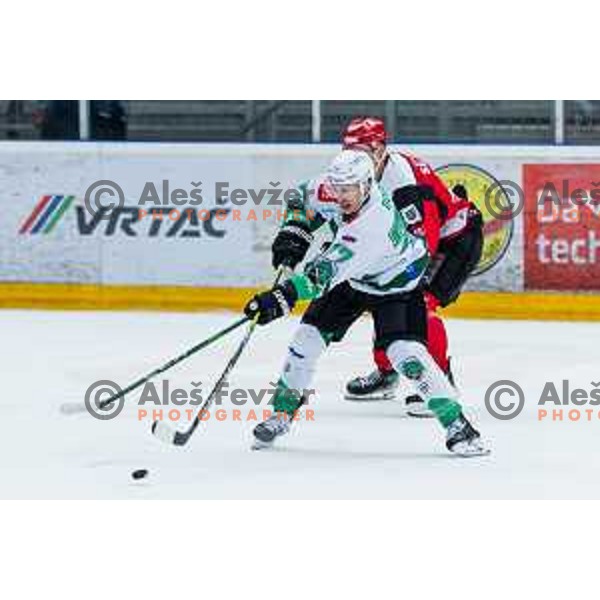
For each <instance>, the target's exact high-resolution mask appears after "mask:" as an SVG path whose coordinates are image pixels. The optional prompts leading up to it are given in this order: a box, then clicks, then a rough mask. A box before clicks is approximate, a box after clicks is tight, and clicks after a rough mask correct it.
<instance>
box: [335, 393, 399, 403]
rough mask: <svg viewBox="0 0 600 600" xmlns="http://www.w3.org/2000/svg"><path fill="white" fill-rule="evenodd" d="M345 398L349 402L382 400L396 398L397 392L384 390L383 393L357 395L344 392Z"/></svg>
mask: <svg viewBox="0 0 600 600" xmlns="http://www.w3.org/2000/svg"><path fill="white" fill-rule="evenodd" d="M344 400H348V401H349V402H381V401H385V400H396V393H395V392H382V393H381V394H374V395H365V396H357V395H355V394H344Z"/></svg>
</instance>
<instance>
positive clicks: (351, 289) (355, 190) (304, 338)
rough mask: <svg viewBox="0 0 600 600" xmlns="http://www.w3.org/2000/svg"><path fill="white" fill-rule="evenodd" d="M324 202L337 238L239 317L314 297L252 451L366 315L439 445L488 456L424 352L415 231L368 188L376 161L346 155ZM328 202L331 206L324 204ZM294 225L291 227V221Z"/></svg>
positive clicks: (285, 422)
mask: <svg viewBox="0 0 600 600" xmlns="http://www.w3.org/2000/svg"><path fill="white" fill-rule="evenodd" d="M324 184H325V185H326V186H327V188H328V190H329V192H328V198H327V200H326V201H325V202H322V203H318V202H317V203H312V206H313V207H316V208H317V212H318V214H317V215H315V218H320V219H321V221H322V222H325V221H327V222H328V224H329V226H330V227H331V228H332V231H333V234H334V238H333V242H332V243H331V245H330V246H329V247H328V248H327V249H326V250H325V251H324V252H323V253H321V254H319V255H318V256H317V257H316V258H315V259H314V260H312V261H311V262H310V263H309V264H308V265H307V266H306V267H305V268H304V271H303V272H302V273H301V274H296V275H294V276H292V277H291V278H290V279H289V280H287V281H285V282H284V283H283V284H279V285H277V286H275V287H274V288H273V289H271V290H269V291H266V292H262V293H260V294H257V295H256V296H254V297H253V298H252V299H251V300H250V301H249V302H248V304H247V305H246V308H245V312H246V314H247V315H248V316H249V317H251V318H256V319H257V322H258V324H260V325H265V324H267V323H270V322H271V321H273V320H275V319H277V318H280V317H283V316H285V315H287V314H289V312H290V311H291V310H292V309H293V307H294V305H295V303H296V302H297V301H298V300H303V299H310V300H312V302H311V304H310V306H309V307H308V309H307V310H306V312H305V313H304V316H303V318H302V322H301V324H300V326H299V328H298V330H297V332H296V334H295V336H294V338H293V339H292V341H291V344H290V346H289V350H288V355H287V357H286V360H285V363H284V367H283V369H282V372H281V374H280V377H279V379H278V383H277V389H276V392H275V396H274V400H273V408H274V410H275V411H276V414H274V415H273V416H272V417H270V418H269V419H267V420H266V421H264V422H263V423H260V424H259V425H257V426H256V428H255V429H254V436H255V440H256V445H257V446H258V447H261V446H268V445H270V444H272V443H273V442H274V441H275V439H276V438H278V437H279V436H282V435H284V434H285V433H287V431H288V430H289V427H290V424H291V422H292V418H293V416H294V414H295V413H296V411H297V410H299V409H300V407H301V404H302V394H301V393H298V392H297V390H300V391H306V390H308V388H309V386H310V385H311V381H312V379H313V376H314V373H315V370H316V367H317V363H318V360H319V357H320V356H321V354H322V353H323V352H324V351H325V349H326V348H327V346H328V345H329V344H330V343H332V342H339V341H341V339H342V338H343V336H344V335H345V333H346V331H347V330H348V329H349V327H350V326H351V325H352V324H353V323H354V322H355V321H356V320H357V319H358V318H359V317H360V315H361V314H362V313H363V312H365V311H368V312H370V313H371V314H372V316H373V320H374V324H375V335H376V338H377V343H378V344H379V345H380V346H381V347H385V348H386V352H387V356H388V357H389V360H390V361H391V363H392V364H393V366H394V368H395V369H396V370H397V372H398V373H400V374H402V375H403V376H404V377H407V378H408V379H410V380H411V381H412V383H413V384H414V385H415V386H416V387H417V389H418V390H419V392H420V394H421V395H422V396H423V398H425V399H426V401H427V405H428V408H429V409H430V410H431V411H432V412H433V413H434V414H435V416H436V417H437V418H438V420H439V422H440V423H441V425H442V427H443V428H444V429H445V430H446V446H447V448H448V449H449V450H450V451H451V452H454V453H456V454H459V455H462V456H473V455H482V454H487V453H488V450H487V449H486V448H485V446H484V444H483V443H482V441H481V439H480V435H479V433H478V432H477V431H476V430H475V429H474V428H473V426H472V425H471V424H470V423H469V421H468V420H467V419H466V418H465V416H464V415H463V412H462V408H461V405H460V403H459V402H458V400H457V398H456V392H455V390H454V388H453V387H452V386H451V385H450V384H449V383H448V380H447V378H446V377H445V376H444V374H443V373H442V371H441V370H440V369H439V367H438V366H437V365H436V364H435V362H434V361H433V359H432V358H431V356H430V355H429V353H428V352H427V350H426V348H425V345H424V344H425V335H426V309H425V303H424V300H423V295H422V293H421V291H420V290H419V287H418V286H419V283H420V281H421V279H422V277H423V275H424V273H425V271H426V268H427V266H428V264H429V260H430V257H429V254H428V251H427V247H426V244H425V242H424V241H423V239H422V238H420V237H418V236H415V235H412V234H411V233H410V232H409V231H408V229H407V225H406V222H405V219H404V217H403V216H402V214H401V212H400V211H399V210H397V208H396V206H395V205H394V203H393V201H392V199H390V198H389V197H387V196H386V195H384V194H383V193H382V191H381V189H380V188H379V186H378V185H377V184H376V183H375V174H374V169H373V163H372V161H371V159H370V158H369V156H368V155H367V154H366V153H364V152H360V151H355V150H344V151H342V152H341V153H340V154H339V155H338V156H337V157H336V159H335V160H334V161H333V163H332V164H331V166H330V168H329V169H328V171H327V173H326V176H325V178H324ZM331 198H334V199H335V202H336V203H337V206H336V210H330V209H328V204H329V207H330V208H332V207H331V204H330V202H331V201H332V200H331ZM295 226H296V225H295Z"/></svg>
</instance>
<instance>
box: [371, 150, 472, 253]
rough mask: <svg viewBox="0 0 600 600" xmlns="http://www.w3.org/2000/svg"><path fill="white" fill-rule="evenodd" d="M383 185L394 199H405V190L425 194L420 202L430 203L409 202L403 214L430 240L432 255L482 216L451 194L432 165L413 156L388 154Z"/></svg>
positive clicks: (428, 245) (428, 242)
mask: <svg viewBox="0 0 600 600" xmlns="http://www.w3.org/2000/svg"><path fill="white" fill-rule="evenodd" d="M380 185H381V186H382V188H383V189H384V190H385V191H386V192H387V193H388V194H389V195H390V196H391V197H392V198H394V197H398V195H400V196H401V195H402V194H401V193H400V194H398V191H399V190H400V191H401V190H403V189H404V190H409V189H411V188H412V189H413V190H416V189H418V190H419V191H420V192H422V194H423V195H422V196H420V198H419V199H420V200H423V199H426V200H428V202H422V201H419V202H416V201H415V202H412V201H410V200H409V201H407V202H406V204H407V206H406V208H404V209H402V210H403V216H404V218H405V220H406V221H407V222H408V223H409V224H413V225H414V227H415V229H416V230H417V232H418V233H420V234H421V235H423V236H424V237H425V238H426V241H427V247H428V248H429V251H430V252H431V253H432V254H435V251H436V249H437V246H438V244H439V242H440V241H442V240H444V241H446V240H449V239H451V238H453V237H458V236H460V235H461V234H462V233H463V232H464V231H465V229H466V228H467V227H468V226H469V220H470V218H471V216H472V214H473V213H474V211H475V212H478V211H477V209H476V208H475V207H474V205H473V204H472V203H471V202H469V201H468V200H465V199H463V198H460V197H459V196H457V195H456V194H454V193H453V192H452V191H451V190H449V189H448V188H447V187H446V184H445V183H444V182H443V181H442V180H441V179H440V177H439V176H438V175H437V174H436V172H435V171H434V170H433V168H432V167H431V166H430V165H428V164H427V163H426V162H424V161H422V160H420V159H419V158H417V157H415V156H412V155H410V154H406V153H402V152H390V153H389V154H388V156H387V158H386V162H385V165H384V168H383V173H382V175H381V179H380ZM415 193H416V192H415ZM427 196H431V197H429V198H427ZM419 230H420V231H419Z"/></svg>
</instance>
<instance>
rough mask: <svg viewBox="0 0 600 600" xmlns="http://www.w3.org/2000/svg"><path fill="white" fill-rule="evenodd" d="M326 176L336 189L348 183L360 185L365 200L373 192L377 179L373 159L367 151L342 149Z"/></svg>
mask: <svg viewBox="0 0 600 600" xmlns="http://www.w3.org/2000/svg"><path fill="white" fill-rule="evenodd" d="M325 178H326V180H327V182H328V184H329V185H330V186H332V187H333V188H334V189H335V188H336V187H338V186H346V185H358V186H360V190H361V193H362V198H363V201H364V200H366V199H367V198H368V196H369V194H370V193H371V187H372V186H373V182H374V181H375V170H374V168H373V161H372V160H371V158H370V156H369V155H368V154H367V153H366V152H362V151H360V150H342V151H341V152H340V153H339V154H338V155H337V156H336V157H335V158H334V159H333V162H332V163H331V164H330V165H329V168H328V169H327V172H326V173H325Z"/></svg>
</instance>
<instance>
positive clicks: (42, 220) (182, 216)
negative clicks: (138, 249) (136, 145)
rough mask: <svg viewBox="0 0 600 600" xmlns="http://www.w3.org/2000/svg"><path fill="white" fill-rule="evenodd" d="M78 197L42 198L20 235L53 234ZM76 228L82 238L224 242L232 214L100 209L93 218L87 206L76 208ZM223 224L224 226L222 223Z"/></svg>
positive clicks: (224, 211)
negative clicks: (141, 238)
mask: <svg viewBox="0 0 600 600" xmlns="http://www.w3.org/2000/svg"><path fill="white" fill-rule="evenodd" d="M74 199H75V196H42V197H41V198H39V199H38V200H37V202H36V205H35V206H34V208H33V210H32V211H31V213H30V214H29V215H28V216H27V217H26V219H25V221H23V223H22V225H21V226H20V228H19V234H21V235H27V234H31V235H33V234H39V233H41V234H49V233H51V232H52V231H53V230H54V229H55V228H56V226H57V224H58V222H59V221H60V220H61V219H62V218H63V216H64V215H65V214H66V212H67V210H68V209H69V208H70V207H71V206H73V201H74ZM74 209H75V226H76V228H77V232H78V233H79V235H83V236H90V235H94V234H100V235H105V236H112V235H116V234H119V235H125V236H129V237H136V236H147V237H159V236H160V237H184V238H199V237H204V236H208V237H213V238H222V237H224V236H225V234H226V231H225V229H223V227H222V225H223V223H222V222H223V221H225V220H226V219H227V216H228V214H229V213H230V212H231V211H230V209H227V208H213V209H202V210H200V211H197V210H194V209H191V208H189V209H181V210H179V209H171V208H162V207H161V208H151V209H149V210H141V209H140V208H138V207H137V206H117V207H110V208H104V207H103V208H100V209H99V210H97V211H96V212H95V213H94V214H93V215H90V213H89V211H88V210H86V208H85V206H81V205H76V206H74ZM219 222H221V223H219Z"/></svg>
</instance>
